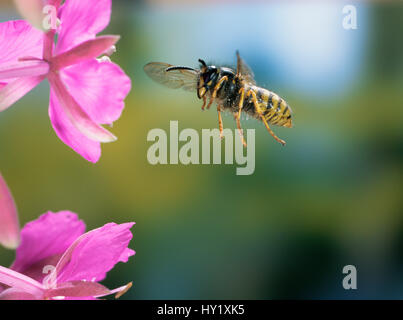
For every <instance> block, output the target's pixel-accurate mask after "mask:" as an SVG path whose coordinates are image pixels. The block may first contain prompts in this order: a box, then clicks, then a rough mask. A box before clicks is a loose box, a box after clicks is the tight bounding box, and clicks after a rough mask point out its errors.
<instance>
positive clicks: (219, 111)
mask: <svg viewBox="0 0 403 320" xmlns="http://www.w3.org/2000/svg"><path fill="white" fill-rule="evenodd" d="M217 112H218V128H219V129H220V139H222V138H223V137H224V134H223V125H222V117H221V107H220V106H217Z"/></svg>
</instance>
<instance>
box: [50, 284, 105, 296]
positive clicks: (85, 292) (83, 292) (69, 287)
mask: <svg viewBox="0 0 403 320" xmlns="http://www.w3.org/2000/svg"><path fill="white" fill-rule="evenodd" d="M110 294H112V292H111V291H110V290H109V289H108V288H106V287H105V286H103V285H102V284H99V283H97V282H92V281H71V282H66V283H62V284H61V285H60V284H59V285H58V286H57V288H55V289H48V290H46V293H45V297H47V298H52V297H78V298H80V297H96V296H105V295H110Z"/></svg>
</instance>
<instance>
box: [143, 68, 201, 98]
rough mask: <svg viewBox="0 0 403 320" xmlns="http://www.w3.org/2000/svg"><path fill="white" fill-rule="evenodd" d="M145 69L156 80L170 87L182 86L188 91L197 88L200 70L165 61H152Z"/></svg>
mask: <svg viewBox="0 0 403 320" xmlns="http://www.w3.org/2000/svg"><path fill="white" fill-rule="evenodd" d="M144 71H145V73H146V74H147V75H148V76H149V77H150V78H151V79H153V80H154V81H155V82H158V83H160V84H162V85H164V86H166V87H168V88H171V89H178V88H182V89H184V90H186V91H196V90H197V81H198V77H199V71H198V70H195V69H192V68H188V67H180V66H173V65H171V64H168V63H163V62H150V63H148V64H146V65H145V66H144Z"/></svg>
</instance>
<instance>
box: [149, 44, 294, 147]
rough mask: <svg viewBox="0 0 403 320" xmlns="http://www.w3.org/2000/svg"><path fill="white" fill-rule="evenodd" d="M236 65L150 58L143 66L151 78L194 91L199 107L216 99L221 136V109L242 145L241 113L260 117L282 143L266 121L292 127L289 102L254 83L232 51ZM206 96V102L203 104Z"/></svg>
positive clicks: (251, 74) (237, 53)
mask: <svg viewBox="0 0 403 320" xmlns="http://www.w3.org/2000/svg"><path fill="white" fill-rule="evenodd" d="M236 56H237V68H236V71H234V70H233V69H231V68H227V67H216V66H213V65H211V66H209V65H207V64H206V63H205V62H204V61H203V60H201V59H199V62H200V69H193V68H190V67H184V66H174V65H170V64H168V63H163V62H151V63H148V64H146V65H145V66H144V71H145V72H146V74H147V75H148V76H149V77H150V78H151V79H153V80H154V81H156V82H158V83H160V84H163V85H165V86H167V87H169V88H172V89H177V88H182V89H184V90H187V91H196V92H197V97H198V98H199V99H203V105H202V110H204V109H205V108H206V105H207V109H209V108H210V106H211V105H212V104H213V102H216V103H217V111H218V125H219V129H220V136H221V137H223V122H222V117H221V112H222V111H229V112H231V113H232V114H233V115H234V118H235V121H236V124H237V128H238V131H239V134H240V136H241V141H242V143H243V145H244V146H246V142H245V139H244V137H243V132H242V128H241V121H240V119H241V113H242V112H244V113H246V114H248V115H249V116H250V117H253V118H256V119H258V120H261V121H262V122H263V123H264V125H265V126H266V129H267V131H269V133H270V134H271V135H272V136H273V138H274V139H275V140H276V141H278V142H279V143H281V144H282V145H285V141H284V140H282V139H280V138H278V137H277V136H276V135H275V133H274V132H273V131H272V130H271V128H270V126H269V123H270V124H273V125H278V126H281V127H286V128H291V127H292V119H291V115H292V111H291V108H290V106H289V105H288V104H287V102H285V100H283V99H282V98H281V97H280V96H279V95H277V94H276V93H274V92H272V91H269V90H267V89H264V88H261V87H258V86H257V85H256V82H255V79H254V74H253V72H252V70H251V69H250V68H249V66H248V65H247V64H246V63H245V62H244V61H243V60H242V58H241V57H240V55H239V52H238V51H237V52H236ZM207 99H209V103H208V104H207Z"/></svg>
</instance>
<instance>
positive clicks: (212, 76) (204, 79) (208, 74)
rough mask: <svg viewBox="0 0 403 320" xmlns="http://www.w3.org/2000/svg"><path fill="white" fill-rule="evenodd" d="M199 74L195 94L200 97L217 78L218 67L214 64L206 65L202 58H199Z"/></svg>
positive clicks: (212, 85)
mask: <svg viewBox="0 0 403 320" xmlns="http://www.w3.org/2000/svg"><path fill="white" fill-rule="evenodd" d="M199 62H200V64H201V66H200V76H199V83H198V86H197V87H198V89H197V96H198V97H199V99H201V98H202V97H203V96H204V95H205V94H206V92H207V91H208V90H209V89H210V88H212V87H214V85H215V83H216V82H217V79H218V69H217V67H215V66H208V65H207V64H206V63H205V62H204V61H203V60H202V59H199Z"/></svg>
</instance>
